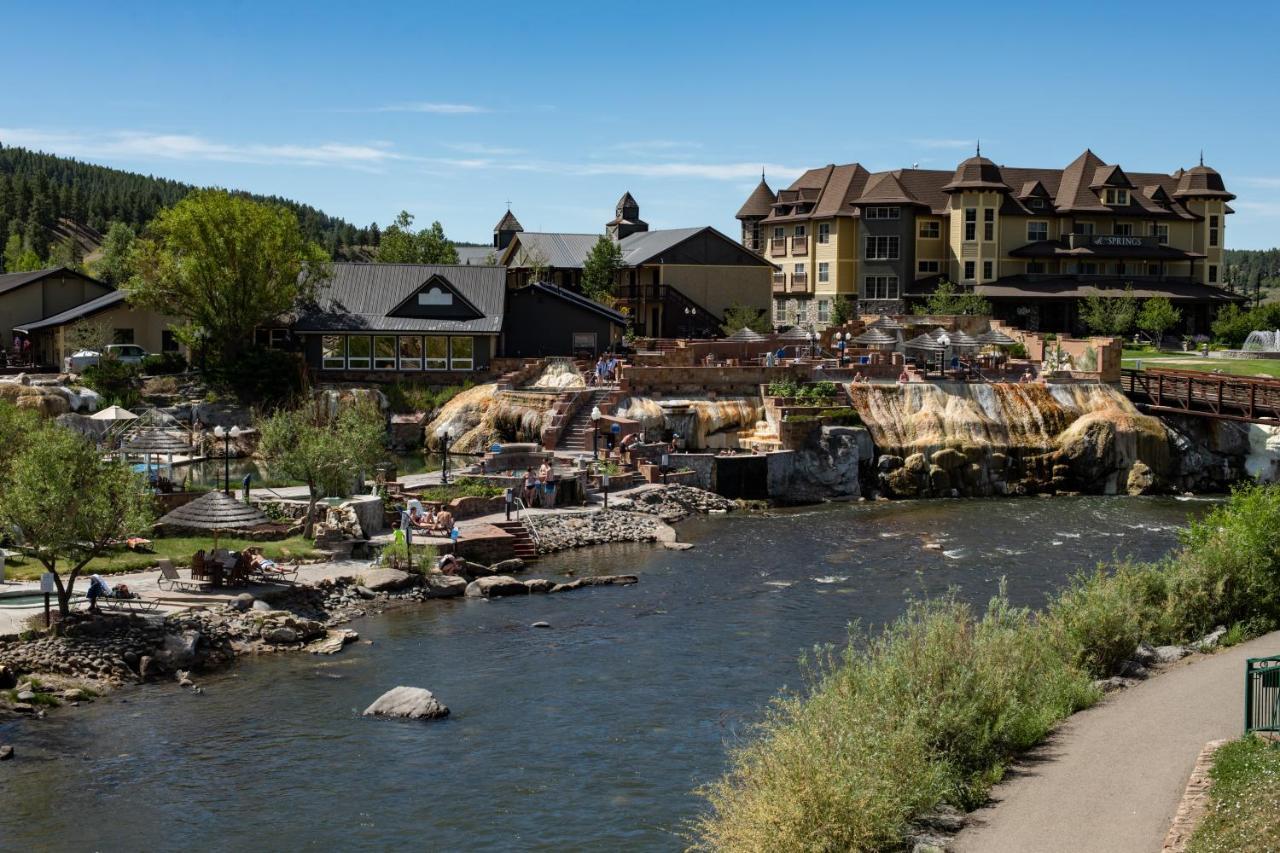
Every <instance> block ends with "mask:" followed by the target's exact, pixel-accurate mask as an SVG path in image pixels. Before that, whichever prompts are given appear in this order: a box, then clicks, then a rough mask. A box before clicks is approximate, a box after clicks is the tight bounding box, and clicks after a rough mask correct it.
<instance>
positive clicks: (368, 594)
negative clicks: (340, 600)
mask: <svg viewBox="0 0 1280 853" xmlns="http://www.w3.org/2000/svg"><path fill="white" fill-rule="evenodd" d="M356 595H358V596H360V597H361V598H363V599H365V600H368V599H370V598H377V597H378V594H377V593H376V592H374V591H373V590H371V589H369V587H367V586H357V587H356Z"/></svg>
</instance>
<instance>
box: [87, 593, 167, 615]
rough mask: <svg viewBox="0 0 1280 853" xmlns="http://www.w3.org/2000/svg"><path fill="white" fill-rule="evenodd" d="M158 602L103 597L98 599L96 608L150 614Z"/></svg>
mask: <svg viewBox="0 0 1280 853" xmlns="http://www.w3.org/2000/svg"><path fill="white" fill-rule="evenodd" d="M159 605H160V602H158V601H156V600H155V599H151V598H132V597H130V598H117V597H116V596H114V595H104V596H101V597H100V598H99V599H98V607H104V608H106V609H108V610H125V611H128V612H129V613H151V612H152V611H154V610H155V609H156V608H157V607H158V606H159Z"/></svg>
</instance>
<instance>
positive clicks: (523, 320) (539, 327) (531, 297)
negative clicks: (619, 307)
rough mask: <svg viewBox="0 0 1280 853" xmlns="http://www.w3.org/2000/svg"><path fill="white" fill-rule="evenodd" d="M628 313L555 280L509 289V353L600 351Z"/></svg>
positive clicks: (505, 338) (505, 337)
mask: <svg viewBox="0 0 1280 853" xmlns="http://www.w3.org/2000/svg"><path fill="white" fill-rule="evenodd" d="M626 328H627V318H626V317H625V316H624V315H622V314H620V313H619V312H617V311H614V310H613V309H612V308H608V307H606V306H604V305H601V304H600V303H599V302H596V301H594V300H592V299H588V298H587V297H585V296H583V295H582V294H580V293H576V292H574V291H572V290H568V289H566V288H563V287H557V286H555V285H550V284H541V283H535V284H528V285H525V286H524V287H517V288H515V289H513V290H510V291H508V292H507V308H506V314H505V316H504V322H503V327H502V338H501V352H502V355H504V356H509V357H520V358H532V357H539V358H540V357H542V356H547V355H591V356H595V355H597V354H599V353H601V352H605V351H606V350H609V349H611V348H612V347H613V345H614V344H616V343H617V342H618V341H619V340H620V339H621V337H622V333H623V332H625V331H626Z"/></svg>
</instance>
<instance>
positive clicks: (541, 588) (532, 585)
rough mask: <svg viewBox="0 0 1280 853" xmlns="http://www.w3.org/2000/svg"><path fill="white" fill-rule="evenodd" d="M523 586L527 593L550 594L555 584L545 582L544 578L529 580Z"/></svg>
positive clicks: (553, 582) (548, 581)
mask: <svg viewBox="0 0 1280 853" xmlns="http://www.w3.org/2000/svg"><path fill="white" fill-rule="evenodd" d="M524 585H525V587H527V588H528V590H529V592H537V593H543V592H551V590H552V589H554V588H555V585H556V582H555V581H551V580H547V579H546V578H531V579H529V580H527V581H525V582H524Z"/></svg>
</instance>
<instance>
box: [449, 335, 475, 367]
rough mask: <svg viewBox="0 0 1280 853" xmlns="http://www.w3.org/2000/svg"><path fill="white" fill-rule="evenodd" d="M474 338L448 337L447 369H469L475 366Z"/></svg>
mask: <svg viewBox="0 0 1280 853" xmlns="http://www.w3.org/2000/svg"><path fill="white" fill-rule="evenodd" d="M475 344H476V341H475V338H449V369H451V370H471V369H472V368H473V367H474V366H475Z"/></svg>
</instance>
